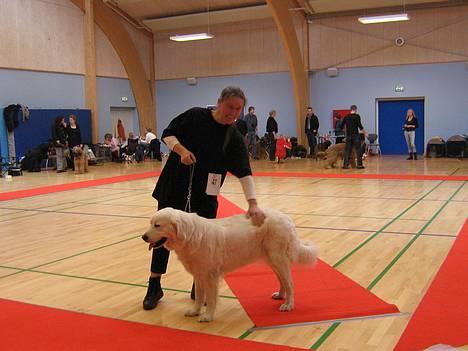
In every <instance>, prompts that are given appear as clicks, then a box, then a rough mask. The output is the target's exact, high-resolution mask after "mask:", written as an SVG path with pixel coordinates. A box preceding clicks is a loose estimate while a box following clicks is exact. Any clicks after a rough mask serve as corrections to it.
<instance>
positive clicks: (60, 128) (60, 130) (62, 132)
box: [52, 116, 67, 173]
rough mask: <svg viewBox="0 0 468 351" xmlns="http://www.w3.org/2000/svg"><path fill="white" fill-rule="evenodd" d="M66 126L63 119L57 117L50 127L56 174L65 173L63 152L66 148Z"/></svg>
mask: <svg viewBox="0 0 468 351" xmlns="http://www.w3.org/2000/svg"><path fill="white" fill-rule="evenodd" d="M66 129H67V124H66V123H65V117H63V116H57V117H56V118H55V120H54V124H53V125H52V142H53V144H54V148H55V155H56V158H57V173H62V172H65V171H66V168H67V160H66V158H65V154H64V151H65V149H66V148H67V131H66Z"/></svg>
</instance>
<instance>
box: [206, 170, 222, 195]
mask: <svg viewBox="0 0 468 351" xmlns="http://www.w3.org/2000/svg"><path fill="white" fill-rule="evenodd" d="M220 189H221V174H216V173H208V182H207V183H206V194H207V195H212V196H216V195H219V190H220Z"/></svg>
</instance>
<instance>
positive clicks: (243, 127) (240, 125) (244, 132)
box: [235, 117, 247, 141]
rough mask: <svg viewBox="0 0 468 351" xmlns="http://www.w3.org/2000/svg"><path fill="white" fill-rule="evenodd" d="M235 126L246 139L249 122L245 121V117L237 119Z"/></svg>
mask: <svg viewBox="0 0 468 351" xmlns="http://www.w3.org/2000/svg"><path fill="white" fill-rule="evenodd" d="M235 126H236V127H237V129H238V130H239V133H240V134H241V135H242V138H244V141H245V136H246V135H247V123H245V121H244V119H243V118H240V117H239V119H238V120H237V121H236V123H235Z"/></svg>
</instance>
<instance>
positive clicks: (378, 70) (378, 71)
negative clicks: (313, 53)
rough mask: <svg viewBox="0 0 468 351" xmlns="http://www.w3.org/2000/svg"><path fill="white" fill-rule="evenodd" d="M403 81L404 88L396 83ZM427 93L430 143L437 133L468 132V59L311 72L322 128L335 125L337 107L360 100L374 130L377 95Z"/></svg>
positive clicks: (313, 98)
mask: <svg viewBox="0 0 468 351" xmlns="http://www.w3.org/2000/svg"><path fill="white" fill-rule="evenodd" d="M397 84H401V85H403V86H404V87H405V91H404V92H403V93H396V92H395V91H394V87H395V85H397ZM411 97H424V99H425V143H424V144H426V142H427V140H428V139H430V138H431V137H433V136H441V137H443V138H445V139H447V138H448V137H450V136H452V135H456V134H461V133H468V70H467V69H466V67H465V65H464V63H448V64H425V65H405V66H392V67H372V68H350V69H340V71H339V75H338V77H335V78H330V77H328V76H327V75H326V72H324V71H322V72H318V73H315V74H313V75H312V77H311V101H312V104H313V105H314V108H315V110H316V112H317V114H318V116H320V118H321V122H322V125H323V128H322V127H321V128H320V129H321V131H322V132H324V131H328V129H331V113H332V110H333V109H341V108H349V106H350V105H352V104H356V105H357V106H358V109H359V113H360V115H361V117H362V119H363V125H364V128H365V129H366V130H368V131H369V132H375V131H376V113H377V110H376V99H377V98H411Z"/></svg>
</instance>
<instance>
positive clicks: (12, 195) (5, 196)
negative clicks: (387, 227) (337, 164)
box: [0, 171, 468, 201]
mask: <svg viewBox="0 0 468 351" xmlns="http://www.w3.org/2000/svg"><path fill="white" fill-rule="evenodd" d="M160 174H161V172H160V171H151V172H145V173H136V174H128V175H122V176H116V177H110V178H101V179H94V180H85V181H82V182H75V183H67V184H58V185H51V186H44V187H39V188H33V189H25V190H17V191H10V192H6V193H0V201H7V200H13V199H19V198H22V197H29V196H36V195H43V194H48V193H55V192H60V191H67V190H74V189H79V188H86V187H90V186H98V185H104V184H111V183H119V182H126V181H130V180H137V179H144V178H151V177H157V176H159V175H160ZM254 175H255V176H256V177H280V178H281V177H292V178H294V177H296V178H343V179H393V180H447V181H456V180H460V181H465V180H468V176H437V175H435V176H430V175H414V174H406V175H405V174H328V173H307V172H303V173H294V172H278V173H273V172H272V173H270V172H257V173H255V174H254Z"/></svg>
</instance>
